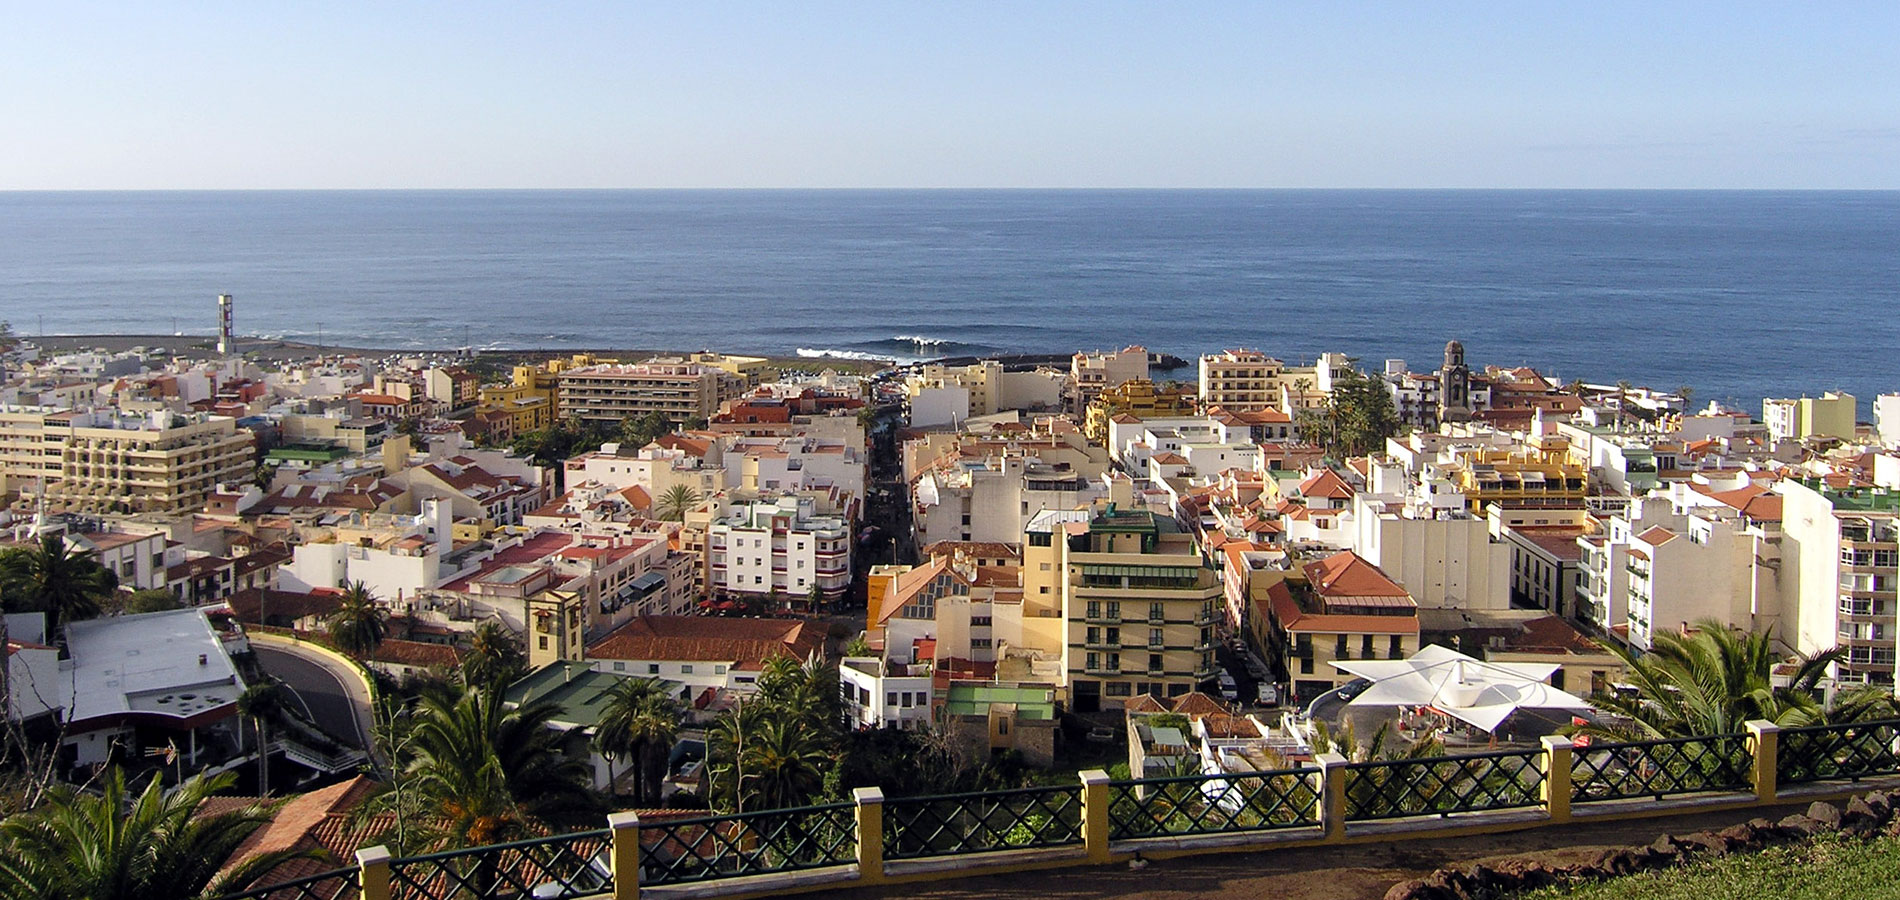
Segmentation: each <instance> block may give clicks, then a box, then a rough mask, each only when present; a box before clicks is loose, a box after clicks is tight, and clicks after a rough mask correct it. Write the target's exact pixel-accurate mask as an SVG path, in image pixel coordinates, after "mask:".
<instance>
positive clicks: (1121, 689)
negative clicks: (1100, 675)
mask: <svg viewBox="0 0 1900 900" xmlns="http://www.w3.org/2000/svg"><path fill="white" fill-rule="evenodd" d="M1134 687H1135V686H1134V685H1132V684H1129V683H1128V682H1126V681H1111V682H1109V683H1108V684H1106V685H1103V687H1102V690H1103V692H1104V693H1106V694H1108V696H1110V697H1127V696H1131V695H1132V694H1134Z"/></svg>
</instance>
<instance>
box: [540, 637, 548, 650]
mask: <svg viewBox="0 0 1900 900" xmlns="http://www.w3.org/2000/svg"><path fill="white" fill-rule="evenodd" d="M541 649H543V650H546V649H548V636H547V635H545V634H544V635H542V636H541Z"/></svg>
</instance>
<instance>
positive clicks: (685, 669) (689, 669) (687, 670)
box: [680, 663, 693, 675]
mask: <svg viewBox="0 0 1900 900" xmlns="http://www.w3.org/2000/svg"><path fill="white" fill-rule="evenodd" d="M680 674H681V675H691V674H693V664H692V663H687V664H685V665H683V666H680Z"/></svg>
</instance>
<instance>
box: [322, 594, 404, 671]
mask: <svg viewBox="0 0 1900 900" xmlns="http://www.w3.org/2000/svg"><path fill="white" fill-rule="evenodd" d="M325 624H326V625H328V626H329V628H330V636H331V637H332V638H335V639H336V645H337V646H338V647H340V648H342V650H343V652H345V653H348V654H350V655H351V656H354V657H356V658H357V659H362V658H364V657H366V656H368V655H370V654H371V653H374V652H375V651H376V647H377V645H379V644H381V643H382V642H383V638H384V637H385V636H386V635H388V634H389V612H388V611H387V610H385V609H383V608H382V607H381V606H379V605H378V604H377V603H376V595H375V594H373V593H371V592H370V589H369V586H368V585H366V584H364V583H363V582H361V581H346V582H344V583H343V599H342V601H341V602H339V603H338V604H337V608H336V611H335V612H333V613H331V614H330V618H329V619H328V620H327V621H326V622H325Z"/></svg>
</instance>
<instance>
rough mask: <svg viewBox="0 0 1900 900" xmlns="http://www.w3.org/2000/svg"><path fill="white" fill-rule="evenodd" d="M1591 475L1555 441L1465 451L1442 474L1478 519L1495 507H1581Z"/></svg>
mask: <svg viewBox="0 0 1900 900" xmlns="http://www.w3.org/2000/svg"><path fill="white" fill-rule="evenodd" d="M1587 472H1588V470H1587V469H1586V468H1584V467H1583V466H1581V465H1578V464H1577V463H1575V462H1572V461H1571V458H1570V442H1569V441H1567V440H1565V439H1563V438H1561V437H1555V436H1551V435H1546V436H1544V437H1540V438H1537V439H1535V440H1534V441H1532V442H1531V443H1529V444H1526V445H1523V446H1519V447H1512V448H1510V449H1492V448H1485V449H1475V450H1466V451H1461V452H1459V453H1458V457H1457V462H1455V463H1453V464H1451V465H1449V466H1447V467H1445V469H1444V470H1443V474H1444V475H1445V476H1447V477H1448V478H1450V479H1451V481H1452V483H1453V484H1455V485H1457V486H1458V489H1459V490H1460V491H1462V492H1463V493H1464V495H1465V501H1466V502H1467V503H1468V504H1469V505H1470V508H1471V511H1472V512H1475V513H1483V512H1484V511H1485V509H1486V508H1487V507H1489V506H1491V505H1492V504H1497V505H1500V506H1506V507H1512V506H1550V507H1556V508H1566V507H1582V506H1583V501H1584V496H1585V494H1586V481H1587V479H1586V477H1585V476H1586V474H1587Z"/></svg>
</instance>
